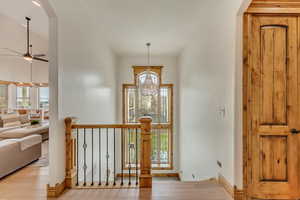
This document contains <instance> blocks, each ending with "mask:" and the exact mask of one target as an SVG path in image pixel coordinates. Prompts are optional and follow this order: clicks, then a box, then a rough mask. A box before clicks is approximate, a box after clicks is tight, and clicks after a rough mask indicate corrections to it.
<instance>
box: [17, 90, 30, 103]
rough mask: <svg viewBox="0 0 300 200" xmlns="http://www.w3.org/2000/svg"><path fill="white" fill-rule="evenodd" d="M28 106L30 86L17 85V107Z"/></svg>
mask: <svg viewBox="0 0 300 200" xmlns="http://www.w3.org/2000/svg"><path fill="white" fill-rule="evenodd" d="M29 107H30V87H17V108H29Z"/></svg>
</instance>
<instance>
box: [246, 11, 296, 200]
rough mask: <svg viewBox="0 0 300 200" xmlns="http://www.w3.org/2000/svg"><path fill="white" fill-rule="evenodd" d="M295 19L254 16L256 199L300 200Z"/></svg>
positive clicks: (251, 191)
mask: <svg viewBox="0 0 300 200" xmlns="http://www.w3.org/2000/svg"><path fill="white" fill-rule="evenodd" d="M297 28H298V26H297V17H285V16H281V17H275V16H253V17H252V21H251V31H250V35H251V37H250V38H249V47H250V48H249V49H250V50H249V67H250V82H249V83H250V84H249V86H248V87H250V89H249V91H250V94H249V97H250V98H249V99H250V101H249V104H250V120H251V123H250V128H249V137H250V138H251V139H250V147H249V149H250V150H251V156H250V158H251V159H250V161H249V164H250V166H249V167H250V168H251V173H250V174H251V181H250V184H249V185H248V192H249V195H250V196H251V197H253V198H259V199H295V198H299V197H300V196H299V174H300V173H299V159H298V157H299V144H298V140H299V138H298V137H299V136H298V135H293V134H292V133H291V131H290V130H291V129H292V128H296V129H300V126H299V121H300V118H299V109H298V93H299V92H298V64H297V62H298V59H297V41H298V30H297Z"/></svg>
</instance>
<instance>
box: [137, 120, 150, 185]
mask: <svg viewBox="0 0 300 200" xmlns="http://www.w3.org/2000/svg"><path fill="white" fill-rule="evenodd" d="M139 121H140V123H141V144H140V145H141V146H140V149H141V155H140V160H141V161H140V162H141V163H140V171H141V174H140V178H139V179H140V188H151V187H152V175H151V122H152V118H151V117H141V118H140V119H139Z"/></svg>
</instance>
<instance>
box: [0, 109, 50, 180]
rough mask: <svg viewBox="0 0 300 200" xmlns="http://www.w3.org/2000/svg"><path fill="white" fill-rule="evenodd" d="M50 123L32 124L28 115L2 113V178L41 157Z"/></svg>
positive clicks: (0, 122)
mask: <svg viewBox="0 0 300 200" xmlns="http://www.w3.org/2000/svg"><path fill="white" fill-rule="evenodd" d="M48 132H49V124H48V123H42V124H38V125H33V126H31V125H30V120H29V118H28V116H26V115H19V114H16V113H13V114H5V115H0V178H2V177H4V176H6V175H8V174H10V173H12V172H14V171H15V170H17V169H20V168H22V167H24V166H26V165H28V164H29V163H31V162H33V161H35V160H37V159H39V158H40V156H41V153H42V150H41V143H42V141H43V140H46V139H48Z"/></svg>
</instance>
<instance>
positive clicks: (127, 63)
mask: <svg viewBox="0 0 300 200" xmlns="http://www.w3.org/2000/svg"><path fill="white" fill-rule="evenodd" d="M151 65H153V66H163V69H162V83H172V84H174V107H173V108H174V132H173V134H174V135H173V136H174V137H173V144H174V145H173V147H174V150H173V153H174V155H173V157H174V160H173V161H174V170H173V171H178V161H179V153H178V150H179V148H178V137H179V136H178V135H179V133H178V129H177V119H178V118H177V117H178V90H177V89H178V80H177V75H178V73H177V57H175V56H151ZM132 66H147V56H146V55H145V56H120V57H118V62H117V70H116V71H117V77H118V78H117V79H118V83H117V84H118V86H117V99H118V102H117V103H118V107H117V116H118V122H120V123H122V84H124V83H127V84H128V83H129V84H131V83H134V76H133V69H132ZM164 172H168V171H164Z"/></svg>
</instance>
